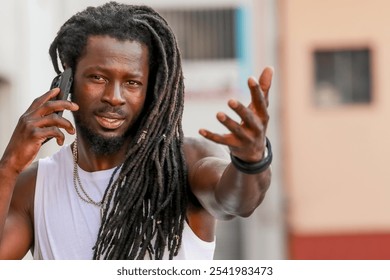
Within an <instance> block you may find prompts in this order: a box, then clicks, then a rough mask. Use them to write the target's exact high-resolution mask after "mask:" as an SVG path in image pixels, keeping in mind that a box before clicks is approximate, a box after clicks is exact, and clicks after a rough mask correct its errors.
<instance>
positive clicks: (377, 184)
mask: <svg viewBox="0 0 390 280" xmlns="http://www.w3.org/2000/svg"><path fill="white" fill-rule="evenodd" d="M278 7H279V12H280V17H279V19H280V21H279V24H280V31H281V33H280V34H281V36H280V51H281V68H282V80H281V87H282V89H281V100H282V103H281V112H282V127H283V128H282V131H283V132H282V134H283V135H282V137H283V138H282V141H283V144H282V147H283V159H284V163H285V165H284V167H283V168H284V180H285V188H286V192H287V197H288V227H289V241H290V243H289V244H290V251H289V252H290V257H291V258H298V259H302V258H303V259H310V258H320V259H321V258H325V259H328V258H331V259H333V258H336V259H337V258H351V259H354V258H365V259H369V258H389V257H390V220H389V213H390V203H389V202H390V188H389V185H390V175H389V174H390V173H389V171H388V168H389V165H390V164H389V163H390V160H389V153H390V151H389V149H388V143H389V141H390V130H389V129H388V125H387V121H388V119H389V118H390V95H389V94H388V92H389V90H390V79H388V78H387V75H388V73H389V70H390V69H389V63H388V62H389V61H390V53H389V51H388V50H389V48H390V37H389V36H388V30H387V26H389V24H390V18H389V17H388V11H389V8H390V2H388V1H386V0H372V1H364V0H328V1H312V0H280V1H278ZM360 47H368V48H370V49H371V52H372V61H371V69H372V75H371V76H372V84H373V87H372V90H373V91H372V93H373V101H372V102H371V103H370V104H368V105H342V106H336V107H330V108H319V107H316V106H315V105H314V104H313V100H312V95H313V88H314V84H313V83H314V65H313V59H312V54H313V51H314V50H315V49H318V48H333V49H340V48H352V49H353V48H360Z"/></svg>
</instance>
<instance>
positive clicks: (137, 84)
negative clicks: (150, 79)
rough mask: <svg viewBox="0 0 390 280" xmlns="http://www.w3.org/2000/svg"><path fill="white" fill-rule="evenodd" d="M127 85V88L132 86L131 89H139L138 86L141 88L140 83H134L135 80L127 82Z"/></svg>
mask: <svg viewBox="0 0 390 280" xmlns="http://www.w3.org/2000/svg"><path fill="white" fill-rule="evenodd" d="M125 84H126V86H130V87H138V86H141V83H140V82H138V81H134V80H129V81H127V82H126V83H125Z"/></svg>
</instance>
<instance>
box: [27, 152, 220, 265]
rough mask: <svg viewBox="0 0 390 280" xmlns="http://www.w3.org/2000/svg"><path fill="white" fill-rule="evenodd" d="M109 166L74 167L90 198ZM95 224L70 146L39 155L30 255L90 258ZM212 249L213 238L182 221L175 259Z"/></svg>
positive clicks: (207, 254)
mask: <svg viewBox="0 0 390 280" xmlns="http://www.w3.org/2000/svg"><path fill="white" fill-rule="evenodd" d="M113 170H114V169H110V170H103V171H97V172H86V171H84V170H82V169H80V168H79V169H78V172H79V176H80V179H81V181H82V184H83V186H84V188H85V189H86V190H87V192H88V195H89V196H90V197H91V198H92V199H93V200H95V201H100V200H101V198H102V197H103V194H104V191H105V188H106V187H107V185H108V182H109V179H110V177H111V175H112V172H113ZM99 227H100V209H99V208H98V207H97V206H95V205H92V204H88V203H86V202H84V201H82V200H81V199H80V198H79V197H78V195H77V193H76V191H75V189H74V185H73V158H72V151H71V148H70V146H69V145H67V146H65V147H63V148H62V149H61V150H60V151H59V152H57V153H56V154H54V155H52V156H51V157H47V158H44V159H40V160H39V166H38V174H37V181H36V187H35V202H34V231H35V243H34V253H33V257H34V259H63V260H71V259H73V260H82V259H87V260H88V259H92V257H93V249H92V247H93V246H94V245H95V242H96V238H97V235H98V231H99ZM214 250H215V241H214V242H206V241H203V240H201V239H199V238H198V237H197V236H196V235H195V233H194V232H193V231H192V230H191V228H190V227H189V225H188V224H187V223H185V225H184V230H183V239H182V245H181V247H180V250H179V253H178V255H177V256H176V257H175V259H178V260H200V259H212V258H213V255H214ZM164 257H165V258H167V257H168V253H165V254H164Z"/></svg>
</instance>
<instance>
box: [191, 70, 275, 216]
mask: <svg viewBox="0 0 390 280" xmlns="http://www.w3.org/2000/svg"><path fill="white" fill-rule="evenodd" d="M272 75H273V70H272V68H268V67H267V68H265V69H264V70H263V72H262V74H261V76H260V79H259V81H258V82H257V81H256V80H255V79H254V78H249V79H248V87H249V89H250V92H251V103H250V104H249V106H247V107H246V106H244V105H243V104H241V103H240V102H239V101H237V100H233V99H232V100H229V102H228V105H229V107H230V108H231V109H232V110H233V111H235V112H236V113H237V114H238V116H239V117H240V119H241V122H240V123H238V122H236V121H234V120H233V119H232V118H230V117H229V116H227V115H226V114H225V113H222V112H219V113H218V114H217V119H218V120H219V121H220V122H221V123H222V124H223V125H224V126H225V127H226V128H227V129H228V130H229V131H230V133H228V134H223V135H220V134H216V133H213V132H210V131H208V130H205V129H201V130H200V131H199V133H200V134H201V135H202V136H204V137H205V138H207V139H209V140H211V141H213V142H215V143H217V144H222V145H225V146H227V147H228V148H229V151H230V157H229V155H227V156H225V157H218V156H216V157H214V156H206V157H204V158H201V159H200V160H199V161H197V162H196V164H194V166H192V168H191V169H192V171H193V172H191V173H190V184H191V188H192V191H193V193H194V194H195V196H196V197H197V198H198V200H199V202H200V203H201V204H202V206H203V207H204V208H205V209H206V210H207V211H208V212H210V214H212V215H213V216H214V217H216V218H219V219H228V218H231V217H234V216H242V217H247V216H249V215H250V214H252V213H253V211H254V210H255V209H256V208H257V206H258V205H259V204H260V203H261V202H262V201H263V199H264V197H265V193H266V191H267V189H268V187H269V185H270V182H271V170H270V163H271V161H272V151H271V145H270V142H269V141H268V139H267V138H266V130H267V125H268V121H269V115H268V111H267V107H268V93H269V89H270V86H271V81H272Z"/></svg>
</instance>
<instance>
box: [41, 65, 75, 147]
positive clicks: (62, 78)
mask: <svg viewBox="0 0 390 280" xmlns="http://www.w3.org/2000/svg"><path fill="white" fill-rule="evenodd" d="M72 83H73V72H72V68H67V69H66V70H65V71H64V72H62V73H61V74H59V75H58V76H56V77H55V78H54V79H53V81H52V82H51V85H50V89H51V90H52V89H53V88H56V87H58V88H60V93H58V95H57V97H56V100H68V98H69V96H70V90H71V88H72ZM63 112H64V111H58V112H57V114H58V116H60V117H62V113H63ZM50 139H51V138H47V139H46V140H45V141H44V142H43V143H42V144H45V143H46V142H47V141H49V140H50Z"/></svg>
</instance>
